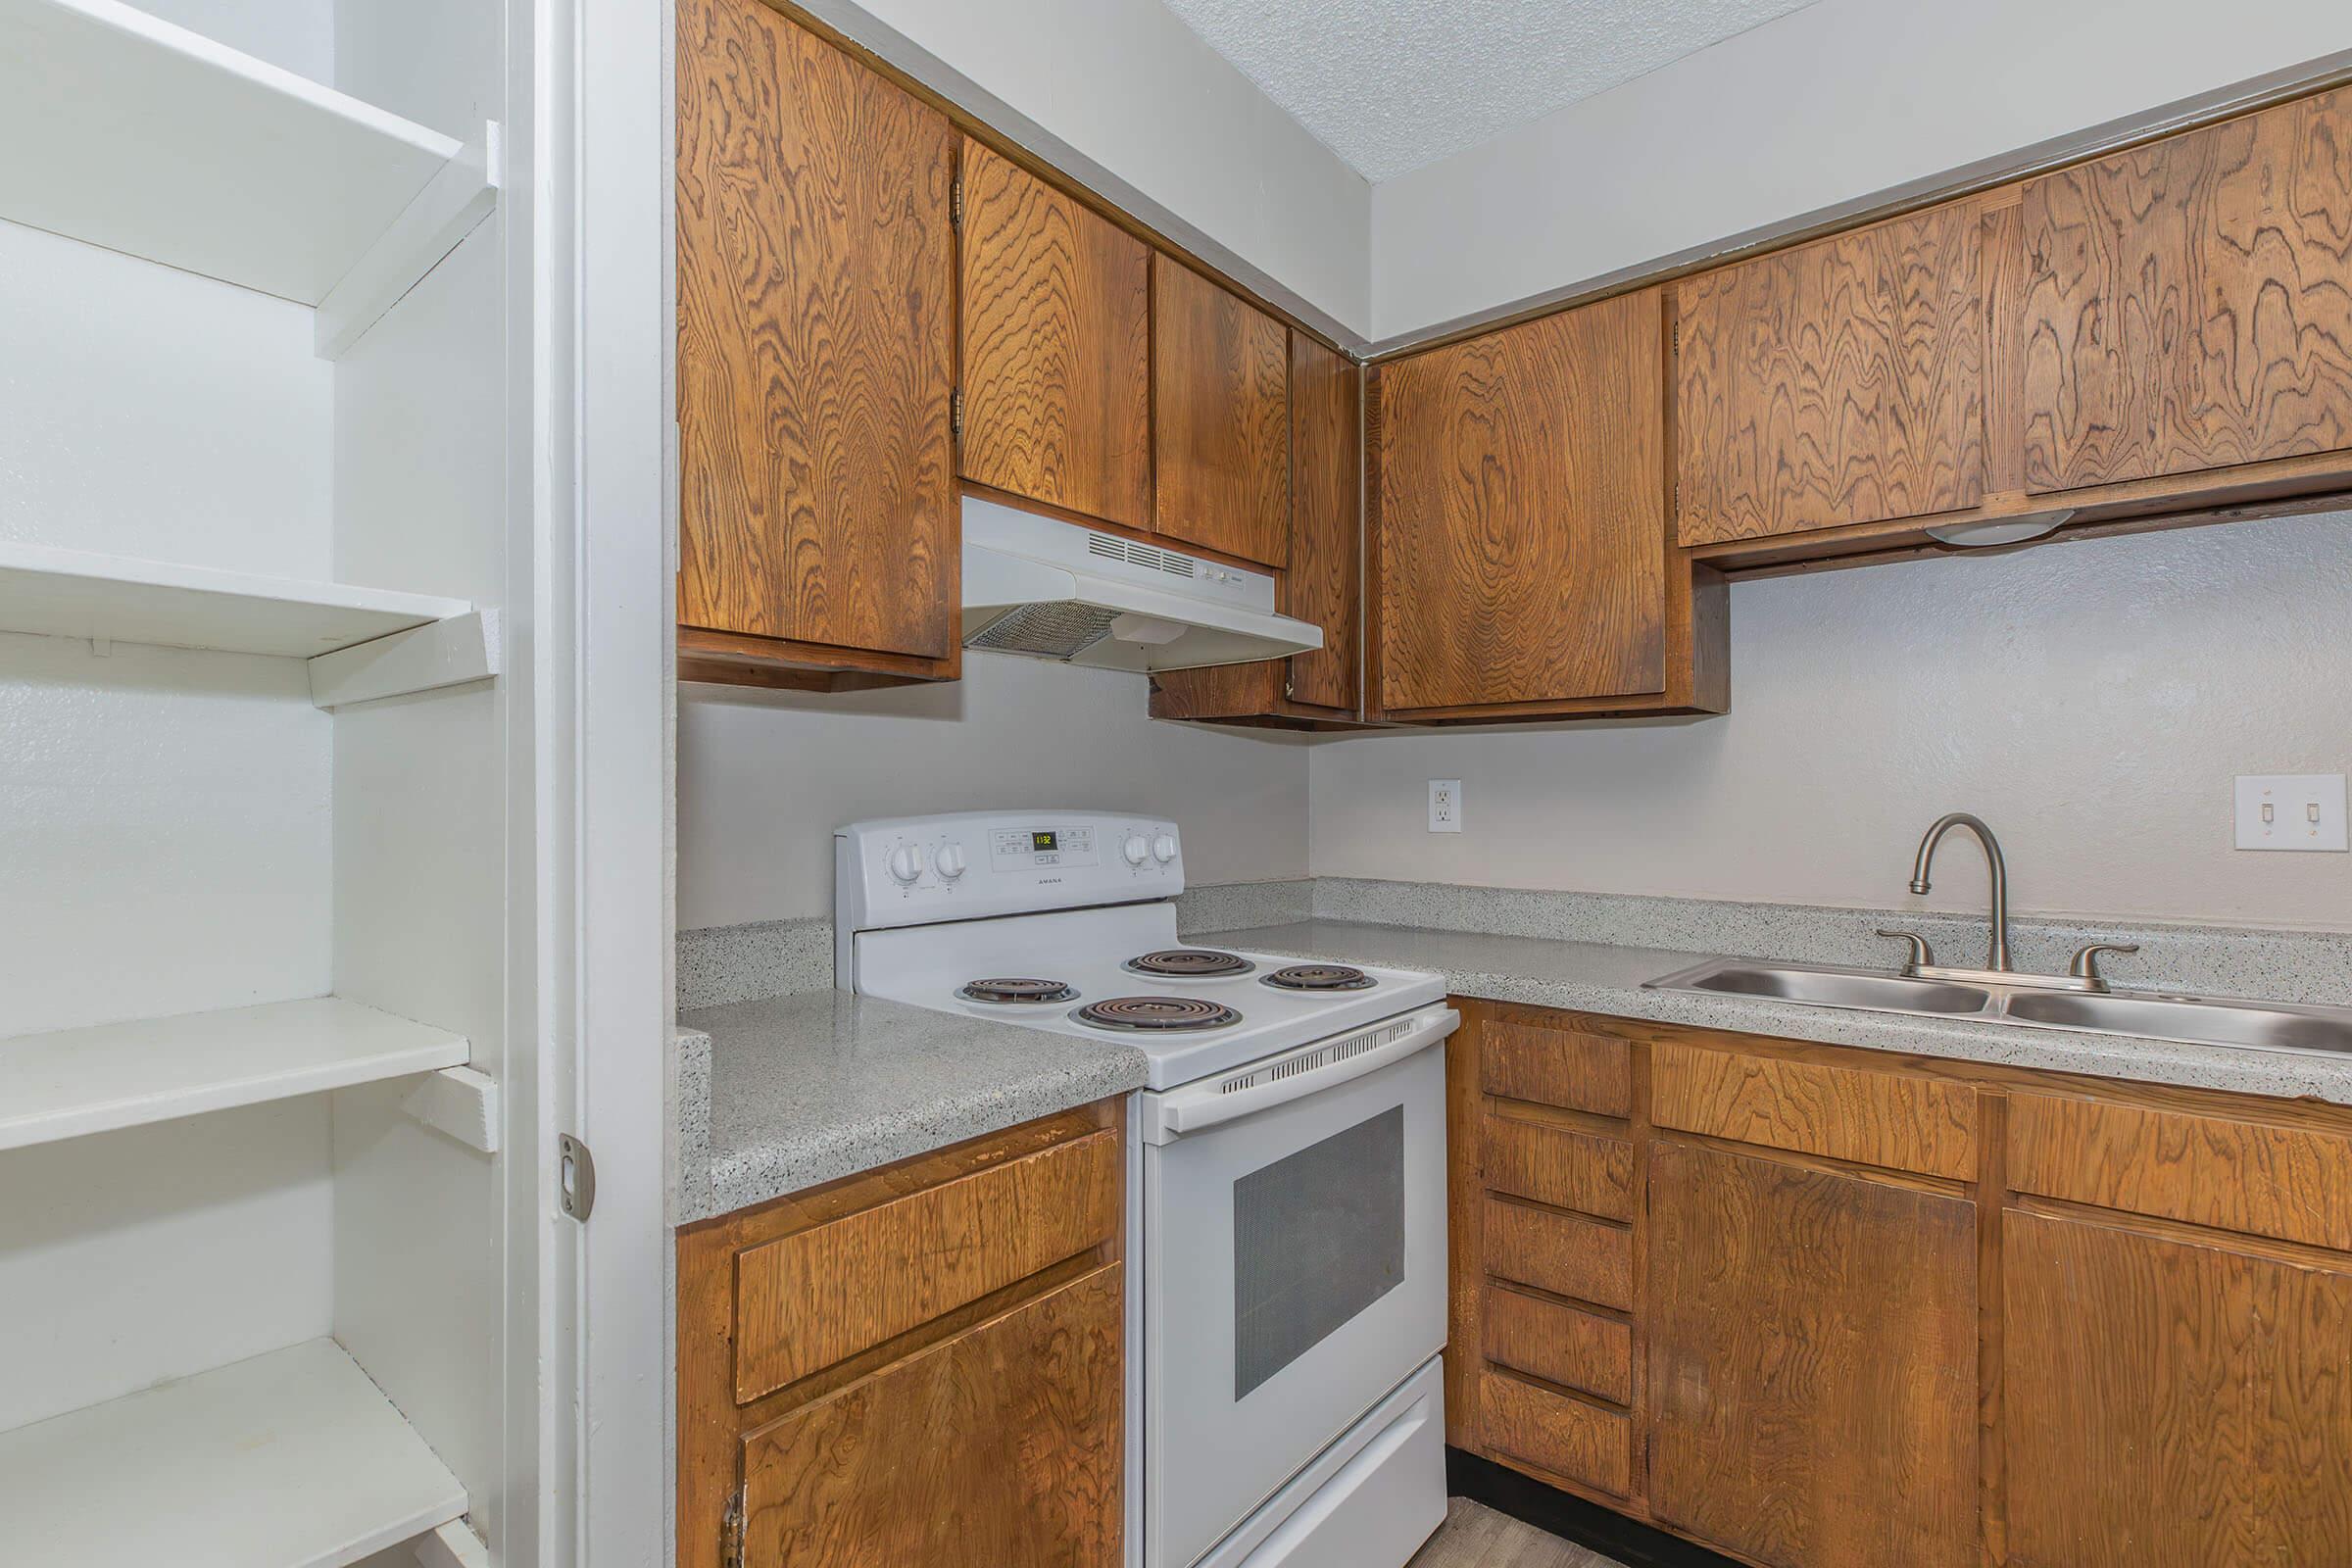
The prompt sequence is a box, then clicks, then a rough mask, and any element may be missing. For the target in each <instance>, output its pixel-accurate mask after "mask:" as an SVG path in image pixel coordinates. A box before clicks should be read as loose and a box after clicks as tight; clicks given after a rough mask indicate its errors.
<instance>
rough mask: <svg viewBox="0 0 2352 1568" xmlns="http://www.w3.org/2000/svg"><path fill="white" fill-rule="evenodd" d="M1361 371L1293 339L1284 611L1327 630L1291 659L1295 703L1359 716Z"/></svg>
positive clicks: (1312, 343) (1330, 352) (1337, 356)
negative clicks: (1319, 641)
mask: <svg viewBox="0 0 2352 1568" xmlns="http://www.w3.org/2000/svg"><path fill="white" fill-rule="evenodd" d="M1362 395H1363V372H1362V371H1361V370H1359V369H1357V368H1356V367H1355V366H1354V365H1353V364H1351V363H1349V361H1348V357H1347V356H1346V355H1344V354H1340V353H1337V352H1335V351H1333V350H1331V349H1327V348H1325V347H1324V346H1323V345H1322V344H1320V343H1317V342H1315V341H1314V340H1313V339H1312V338H1306V337H1300V336H1299V334H1297V333H1295V332H1294V333H1293V334H1291V452H1292V454H1293V458H1294V465H1293V466H1294V475H1293V479H1294V484H1293V489H1292V493H1291V547H1290V571H1289V573H1288V575H1287V576H1286V577H1285V579H1284V582H1283V603H1284V606H1285V610H1286V613H1289V614H1293V615H1296V616H1298V617H1299V619H1300V620H1304V621H1309V622H1312V623H1313V624H1315V625H1317V626H1320V627H1322V628H1323V646H1322V647H1321V648H1320V649H1319V650H1317V651H1316V652H1314V653H1311V654H1299V655H1295V656H1294V657H1293V658H1292V660H1291V671H1290V683H1291V684H1290V696H1291V699H1292V701H1294V702H1299V703H1311V704H1313V705H1315V706H1316V707H1319V708H1335V709H1341V710H1352V709H1353V708H1354V707H1355V706H1356V692H1357V675H1358V672H1359V670H1360V667H1361V664H1362V658H1361V655H1362V649H1361V646H1360V639H1361V637H1362V635H1363V632H1362V628H1363V549H1364V537H1363V525H1362V522H1363V518H1362V514H1363V507H1362V502H1363V486H1362V482H1361V481H1362V475H1363V462H1362V459H1363V446H1362V443H1361V442H1360V440H1359V439H1358V436H1359V427H1360V422H1361V421H1360V414H1361V410H1362Z"/></svg>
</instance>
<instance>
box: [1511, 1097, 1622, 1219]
mask: <svg viewBox="0 0 2352 1568" xmlns="http://www.w3.org/2000/svg"><path fill="white" fill-rule="evenodd" d="M1482 1142H1483V1144H1484V1146H1485V1148H1484V1157H1483V1161H1482V1168H1483V1174H1484V1175H1485V1177H1486V1182H1487V1185H1488V1186H1489V1187H1492V1188H1494V1189H1495V1191H1497V1192H1504V1193H1510V1194H1512V1195H1513V1196H1515V1197H1519V1198H1532V1199H1534V1200H1535V1201H1537V1202H1540V1203H1552V1204H1556V1205H1558V1206H1559V1207H1561V1208H1573V1209H1576V1210H1578V1211H1579V1212H1581V1213H1586V1214H1598V1215H1599V1216H1600V1217H1601V1218H1603V1219H1624V1220H1630V1219H1632V1218H1633V1217H1634V1146H1633V1145H1632V1144H1629V1143H1627V1142H1626V1141H1625V1140H1623V1139H1621V1138H1599V1137H1595V1136H1594V1135H1593V1134H1592V1133H1584V1132H1577V1131H1574V1130H1572V1129H1569V1128H1565V1127H1552V1126H1547V1125H1545V1124H1544V1123H1543V1122H1536V1121H1523V1120H1521V1119H1520V1118H1519V1117H1516V1116H1497V1115H1495V1113H1494V1112H1492V1111H1489V1112H1488V1113H1487V1116H1486V1123H1485V1136H1484V1138H1483V1140H1482Z"/></svg>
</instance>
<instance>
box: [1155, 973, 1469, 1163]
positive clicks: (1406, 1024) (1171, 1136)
mask: <svg viewBox="0 0 2352 1568" xmlns="http://www.w3.org/2000/svg"><path fill="white" fill-rule="evenodd" d="M1461 1022H1462V1015H1461V1014H1460V1013H1458V1012H1456V1011H1454V1010H1453V1009H1452V1008H1451V1007H1445V1006H1438V1007H1424V1008H1422V1009H1421V1010H1420V1011H1419V1012H1416V1013H1413V1014H1411V1015H1409V1016H1408V1017H1407V1018H1405V1019H1404V1020H1403V1023H1402V1026H1401V1027H1400V1028H1398V1030H1397V1036H1396V1038H1395V1039H1392V1040H1384V1041H1382V1042H1381V1043H1380V1044H1379V1045H1377V1046H1374V1047H1372V1048H1371V1049H1370V1050H1369V1051H1359V1052H1356V1053H1355V1054H1353V1055H1345V1056H1340V1057H1339V1058H1338V1059H1336V1060H1333V1061H1329V1062H1326V1063H1324V1064H1323V1065H1321V1066H1316V1067H1308V1068H1306V1069H1305V1070H1304V1071H1294V1072H1290V1073H1271V1072H1268V1068H1267V1067H1259V1068H1257V1069H1255V1071H1256V1073H1266V1074H1267V1076H1266V1078H1265V1081H1263V1082H1261V1083H1254V1084H1250V1085H1248V1086H1247V1087H1244V1088H1240V1089H1227V1088H1226V1087H1225V1086H1226V1085H1227V1084H1229V1083H1232V1082H1233V1081H1234V1080H1235V1079H1237V1078H1248V1077H1251V1076H1254V1074H1253V1073H1224V1074H1220V1075H1219V1076H1218V1077H1216V1078H1214V1079H1211V1080H1210V1081H1208V1082H1206V1083H1201V1084H1195V1085H1192V1086H1191V1087H1189V1088H1185V1089H1176V1090H1171V1091H1169V1092H1168V1093H1166V1094H1162V1095H1157V1096H1152V1097H1149V1098H1148V1101H1147V1103H1152V1108H1151V1109H1150V1110H1149V1111H1147V1112H1146V1120H1147V1122H1148V1123H1149V1125H1148V1126H1147V1127H1146V1129H1145V1134H1146V1139H1147V1141H1148V1142H1150V1143H1153V1144H1167V1143H1172V1142H1174V1141H1175V1140H1176V1139H1179V1138H1182V1137H1185V1136H1186V1135H1188V1134H1191V1133H1197V1132H1201V1131H1204V1130H1205V1129H1207V1128H1210V1127H1219V1126H1222V1125H1224V1124H1225V1123H1226V1122H1229V1121H1239V1120H1240V1119H1241V1118H1242V1117H1244V1116H1253V1115H1255V1114H1256V1113H1257V1112H1259V1111H1261V1110H1271V1109H1273V1108H1274V1107H1275V1106H1276V1105H1287V1104H1289V1103H1291V1102H1292V1101H1294V1100H1304V1099H1305V1098H1306V1097H1307V1096H1309V1095H1314V1094H1320V1093H1322V1092H1323V1091H1324V1090H1326V1089H1331V1088H1334V1087H1336V1086H1338V1085H1340V1084H1344V1083H1348V1082H1349V1081H1351V1080H1353V1079H1357V1078H1361V1077H1364V1076H1365V1075H1366V1074H1368V1073H1375V1072H1378V1071H1380V1069H1381V1068H1383V1067H1387V1066H1390V1065H1393V1064H1394V1063H1396V1062H1399V1061H1402V1060H1403V1059H1404V1058H1405V1057H1407V1056H1410V1055H1412V1054H1415V1053H1417V1052H1421V1051H1426V1050H1428V1049H1429V1048H1430V1047H1431V1046H1434V1045H1436V1044H1437V1043H1438V1042H1439V1041H1441V1040H1443V1039H1445V1038H1446V1036H1447V1035H1449V1034H1451V1033H1453V1032H1454V1030H1456V1029H1458V1028H1459V1027H1461ZM1387 1027H1397V1026H1396V1025H1390V1026H1387ZM1378 1032H1379V1031H1378V1030H1366V1031H1364V1033H1366V1034H1377V1033H1378ZM1345 1044H1346V1042H1345V1041H1336V1042H1333V1043H1332V1044H1330V1045H1326V1046H1317V1047H1312V1048H1309V1049H1307V1050H1303V1051H1299V1052H1296V1053H1293V1057H1297V1056H1311V1055H1313V1054H1315V1053H1316V1052H1319V1051H1336V1050H1338V1049H1339V1048H1340V1047H1341V1046H1344V1045H1345ZM1287 1059H1291V1058H1277V1060H1276V1061H1275V1062H1274V1063H1270V1064H1269V1066H1279V1065H1281V1062H1282V1061H1283V1060H1287ZM1154 1102H1155V1103H1154Z"/></svg>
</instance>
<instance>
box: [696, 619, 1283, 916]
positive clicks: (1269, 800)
mask: <svg viewBox="0 0 2352 1568" xmlns="http://www.w3.org/2000/svg"><path fill="white" fill-rule="evenodd" d="M963 670H964V674H963V679H962V680H961V681H959V682H957V683H956V684H955V685H948V686H922V687H901V688H898V689H896V690H892V691H883V692H869V693H862V694H855V695H853V694H838V695H827V696H815V697H800V696H794V695H785V694H770V693H756V692H741V693H739V692H736V691H735V690H734V689H732V688H727V687H715V686H687V687H684V688H682V689H681V696H682V698H683V701H681V702H680V704H679V709H678V928H679V929H680V930H694V929H697V928H699V927H703V926H714V925H736V924H740V923H743V922H745V921H751V920H779V919H790V918H796V917H800V916H805V915H818V914H830V913H832V910H833V829H834V828H835V827H836V826H837V825H839V824H841V823H844V822H852V821H857V820H859V819H861V818H864V817H877V816H902V815H908V814H912V813H915V812H925V811H955V810H978V809H986V808H998V807H1002V808H1013V809H1017V808H1021V807H1084V808H1090V809H1103V810H1109V811H1139V812H1153V813H1160V814H1165V815H1168V816H1172V817H1174V818H1175V819H1176V820H1177V821H1178V822H1180V823H1181V824H1182V825H1183V827H1184V832H1185V866H1186V872H1187V875H1188V877H1189V878H1190V879H1191V880H1192V881H1193V882H1195V883H1198V884H1203V885H1205V884H1208V883H1213V882H1254V881H1260V880H1265V879H1271V878H1284V877H1299V876H1304V875H1305V874H1306V781H1307V748H1306V746H1305V745H1304V744H1302V742H1301V741H1300V740H1299V738H1298V737H1295V736H1290V735H1284V734H1279V733H1274V732H1260V731H1252V730H1232V729H1207V728H1203V727H1201V726H1199V725H1193V724H1174V723H1154V722H1152V720H1151V719H1150V718H1149V717H1148V716H1147V715H1146V707H1147V703H1148V701H1149V698H1148V694H1147V691H1146V688H1145V684H1144V677H1143V676H1141V675H1130V674H1123V673H1120V672H1117V671H1112V670H1092V669H1075V668H1067V667H1064V666H1062V665H1059V664H1050V663H1046V662H1043V661H1038V660H1028V659H1020V658H1016V657H1013V656H1010V655H1003V654H996V655H991V654H966V655H965V656H964V663H963Z"/></svg>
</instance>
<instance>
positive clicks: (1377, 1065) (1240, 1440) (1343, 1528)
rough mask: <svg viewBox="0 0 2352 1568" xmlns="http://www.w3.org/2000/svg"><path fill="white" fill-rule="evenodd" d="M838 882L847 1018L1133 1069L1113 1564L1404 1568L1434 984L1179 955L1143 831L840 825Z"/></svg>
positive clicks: (1429, 1148)
mask: <svg viewBox="0 0 2352 1568" xmlns="http://www.w3.org/2000/svg"><path fill="white" fill-rule="evenodd" d="M834 869H835V887H834V916H835V919H834V932H835V944H836V948H835V977H836V981H837V983H838V984H839V985H841V986H842V987H843V988H844V989H848V990H855V991H858V992H861V993H864V994H867V995H871V996H879V997H887V998H890V999H892V1000H894V1001H898V1002H905V1003H910V1004H912V1005H916V1006H922V1007H931V1008H935V1009H937V1010H940V1011H945V1012H957V1013H963V1014H967V1015H970V1016H973V1017H982V1018H988V1019H991V1020H993V1021H998V1022H1005V1023H1012V1024H1018V1025H1021V1026H1023V1027H1027V1028H1034V1029H1044V1030H1051V1031H1053V1032H1054V1033H1057V1034H1063V1035H1073V1036H1077V1037H1079V1038H1084V1039H1098V1040H1103V1041H1105V1042H1112V1041H1115V1042H1118V1043H1120V1044H1125V1045H1131V1046H1134V1047H1136V1048H1137V1049H1139V1050H1141V1051H1142V1052H1143V1053H1144V1054H1145V1055H1146V1057H1147V1058H1148V1060H1149V1062H1150V1068H1149V1079H1148V1087H1147V1089H1146V1090H1145V1091H1144V1092H1143V1093H1141V1094H1138V1095H1137V1096H1136V1097H1135V1099H1134V1102H1133V1104H1132V1108H1131V1110H1130V1116H1129V1133H1130V1137H1129V1151H1130V1153H1129V1158H1130V1172H1129V1176H1130V1179H1129V1182H1128V1192H1129V1216H1128V1218H1129V1245H1128V1250H1127V1253H1128V1258H1129V1269H1128V1276H1127V1285H1128V1301H1129V1305H1128V1318H1129V1341H1130V1347H1131V1353H1130V1355H1129V1357H1128V1401H1127V1403H1128V1435H1129V1472H1130V1473H1129V1487H1128V1503H1129V1529H1128V1532H1127V1560H1128V1562H1129V1563H1130V1564H1133V1565H1136V1568H1277V1565H1280V1568H1401V1565H1402V1564H1403V1563H1404V1562H1405V1561H1406V1559H1407V1558H1409V1557H1410V1556H1411V1555H1412V1554H1413V1552H1414V1550H1415V1549H1416V1548H1418V1547H1419V1545H1420V1544H1421V1543H1422V1542H1423V1541H1424V1540H1426V1539H1427V1538H1428V1536H1429V1535H1430V1533H1431V1532H1432V1531H1434V1530H1435V1529H1436V1528H1437V1526H1438V1524H1439V1522H1440V1521H1441V1520H1442V1519H1443V1518H1444V1516H1445V1510H1446V1487H1445V1455H1444V1437H1443V1433H1444V1428H1445V1421H1444V1408H1443V1394H1442V1390H1441V1382H1440V1377H1439V1371H1438V1360H1437V1357H1438V1352H1439V1350H1440V1349H1441V1348H1443V1347H1444V1344H1445V1340H1446V1090H1445V1054H1444V1050H1443V1043H1444V1041H1445V1039H1446V1036H1447V1035H1449V1034H1451V1033H1452V1032H1453V1030H1454V1028H1455V1027H1456V1026H1457V1025H1458V1024H1459V1022H1460V1017H1459V1015H1458V1014H1457V1013H1455V1012H1454V1011H1453V1010H1452V1009H1451V1008H1449V1007H1447V1006H1446V1005H1445V997H1446V986H1445V981H1444V979H1443V977H1441V976H1439V975H1435V974H1429V973H1424V972H1421V971H1418V970H1408V969H1381V968H1370V967H1357V966H1351V965H1346V964H1336V963H1322V962H1314V961H1309V960H1301V959H1299V958H1296V957H1281V956H1271V955H1264V954H1253V953H1230V952H1224V951H1221V950H1211V949H1202V948H1197V947H1190V946H1187V945H1186V944H1184V943H1182V942H1180V941H1179V940H1178V939H1177V935H1176V910H1175V905H1174V903H1173V902H1172V901H1173V900H1174V898H1175V896H1176V895H1177V894H1179V893H1181V892H1183V891H1184V852H1183V841H1182V835H1181V834H1180V833H1179V831H1178V829H1177V826H1176V824H1175V823H1173V822H1167V821H1159V820H1154V819H1152V818H1148V817H1138V816H1130V815H1123V814H1119V813H1115V812H1099V811H1070V810H1040V811H1011V812H1003V811H981V812H961V813H956V814H953V815H945V816H935V817H906V818H898V819H894V820H889V821H875V822H860V823H856V824H853V825H852V826H849V827H846V828H843V829H841V830H840V831H839V832H837V833H836V834H835V836H834ZM1139 1346H1140V1353H1135V1350H1136V1348H1137V1347H1139Z"/></svg>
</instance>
